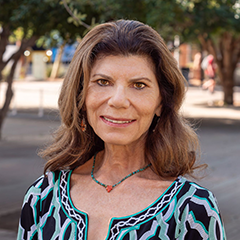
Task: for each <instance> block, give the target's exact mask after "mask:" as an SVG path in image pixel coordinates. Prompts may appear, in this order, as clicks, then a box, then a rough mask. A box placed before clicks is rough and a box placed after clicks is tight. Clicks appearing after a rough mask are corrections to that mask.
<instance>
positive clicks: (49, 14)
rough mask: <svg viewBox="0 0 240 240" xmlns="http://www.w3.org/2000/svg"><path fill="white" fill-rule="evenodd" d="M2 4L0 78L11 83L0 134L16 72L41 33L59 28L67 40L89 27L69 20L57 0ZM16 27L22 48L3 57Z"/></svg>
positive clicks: (11, 0)
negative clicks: (7, 71)
mask: <svg viewBox="0 0 240 240" xmlns="http://www.w3.org/2000/svg"><path fill="white" fill-rule="evenodd" d="M0 5H1V11H0V27H1V31H0V81H3V80H5V81H6V82H7V84H8V86H7V91H6V94H5V101H4V104H3V106H2V107H1V108H0V138H1V129H2V125H3V122H4V119H5V117H6V115H7V112H8V109H9V106H10V103H11V99H12V97H13V94H14V93H13V90H12V84H13V77H14V72H15V69H16V66H17V62H18V61H19V59H20V57H21V56H22V55H23V53H24V51H25V50H26V49H27V48H28V47H30V46H33V45H34V44H35V43H36V41H37V40H38V39H39V38H40V37H41V36H49V35H50V33H51V31H52V30H53V29H57V30H58V32H59V34H60V36H61V37H62V38H63V39H64V40H65V41H66V42H68V41H74V40H75V39H76V38H77V37H78V36H80V35H82V34H83V33H84V31H85V30H86V28H85V27H84V26H82V25H80V26H78V27H77V26H75V25H74V24H72V23H69V22H68V21H67V20H66V19H68V17H69V14H68V13H67V11H66V9H65V8H64V6H63V5H62V4H60V1H58V0H42V1H41V3H39V1H38V0H8V1H5V0H0ZM82 18H84V15H83V16H82ZM16 30H20V31H21V33H22V34H21V36H20V38H19V39H18V40H19V41H20V46H19V49H18V50H17V52H15V53H14V54H12V55H11V56H10V57H9V58H8V59H7V60H5V61H4V60H3V54H4V52H5V51H6V46H7V45H8V44H9V39H10V36H13V35H14V33H15V32H16ZM10 62H12V65H11V69H10V72H9V74H8V76H7V77H6V78H5V79H3V76H2V72H3V69H4V68H5V67H6V66H7V64H8V63H10Z"/></svg>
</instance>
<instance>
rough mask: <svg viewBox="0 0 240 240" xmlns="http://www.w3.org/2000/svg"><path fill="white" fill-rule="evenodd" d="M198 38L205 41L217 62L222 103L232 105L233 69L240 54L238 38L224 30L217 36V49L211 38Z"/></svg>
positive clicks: (202, 41)
mask: <svg viewBox="0 0 240 240" xmlns="http://www.w3.org/2000/svg"><path fill="white" fill-rule="evenodd" d="M199 39H200V41H201V43H203V44H206V43H207V48H208V52H209V53H211V54H212V55H213V56H214V59H215V61H216V63H217V66H218V74H219V78H220V81H221V85H222V87H223V92H224V99H223V101H224V104H225V105H233V103H234V99H233V93H234V92H233V87H234V71H235V69H236V66H237V61H238V57H237V56H238V55H239V54H240V48H239V46H238V47H236V46H237V43H238V42H239V40H237V39H235V38H234V36H233V35H232V34H231V33H230V32H225V33H223V34H222V36H221V37H220V38H219V48H218V49H217V47H216V45H215V44H214V42H213V41H212V39H211V38H208V39H207V40H206V39H204V38H203V36H201V37H200V38H199Z"/></svg>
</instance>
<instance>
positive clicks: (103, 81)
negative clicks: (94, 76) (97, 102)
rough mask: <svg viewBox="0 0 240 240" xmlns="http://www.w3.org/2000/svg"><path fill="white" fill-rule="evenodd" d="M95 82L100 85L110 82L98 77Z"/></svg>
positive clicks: (106, 84)
mask: <svg viewBox="0 0 240 240" xmlns="http://www.w3.org/2000/svg"><path fill="white" fill-rule="evenodd" d="M97 84H98V85H100V86H108V85H109V84H110V83H109V81H108V80H105V79H99V80H97Z"/></svg>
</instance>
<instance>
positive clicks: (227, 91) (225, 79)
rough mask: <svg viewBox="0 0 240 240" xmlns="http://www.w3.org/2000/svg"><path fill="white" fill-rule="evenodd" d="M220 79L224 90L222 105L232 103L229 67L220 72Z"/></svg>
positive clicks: (231, 77) (231, 74)
mask: <svg viewBox="0 0 240 240" xmlns="http://www.w3.org/2000/svg"><path fill="white" fill-rule="evenodd" d="M221 78H222V79H221ZM220 80H221V82H222V87H223V92H224V99H223V101H224V105H233V102H234V101H233V87H234V81H233V71H232V70H231V69H225V70H223V71H222V74H221V75H220Z"/></svg>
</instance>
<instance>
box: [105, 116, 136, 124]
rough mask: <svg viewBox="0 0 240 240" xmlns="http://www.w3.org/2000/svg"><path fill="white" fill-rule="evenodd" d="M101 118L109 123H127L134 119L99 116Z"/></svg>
mask: <svg viewBox="0 0 240 240" xmlns="http://www.w3.org/2000/svg"><path fill="white" fill-rule="evenodd" d="M101 118H102V119H104V120H105V121H107V122H109V123H113V124H127V123H131V122H133V121H135V120H116V119H111V118H108V117H104V116H102V117H101Z"/></svg>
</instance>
